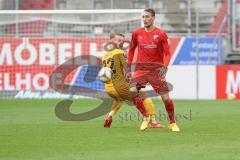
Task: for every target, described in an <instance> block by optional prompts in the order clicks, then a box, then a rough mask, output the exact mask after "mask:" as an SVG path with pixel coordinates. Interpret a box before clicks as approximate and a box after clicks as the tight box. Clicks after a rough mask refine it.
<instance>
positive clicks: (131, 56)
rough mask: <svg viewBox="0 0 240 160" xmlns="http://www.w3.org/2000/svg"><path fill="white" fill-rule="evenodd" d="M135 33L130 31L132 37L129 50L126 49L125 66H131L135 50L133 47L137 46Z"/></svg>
mask: <svg viewBox="0 0 240 160" xmlns="http://www.w3.org/2000/svg"><path fill="white" fill-rule="evenodd" d="M137 45H138V44H137V35H136V33H135V32H133V33H132V39H131V46H130V48H129V51H128V63H127V67H128V68H131V64H132V61H133V58H134V52H135V49H136V47H137Z"/></svg>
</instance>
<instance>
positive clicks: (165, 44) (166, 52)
mask: <svg viewBox="0 0 240 160" xmlns="http://www.w3.org/2000/svg"><path fill="white" fill-rule="evenodd" d="M162 47H163V53H164V67H165V68H167V67H168V65H169V62H170V60H171V52H170V45H169V41H168V36H167V34H166V33H165V32H164V33H163V39H162Z"/></svg>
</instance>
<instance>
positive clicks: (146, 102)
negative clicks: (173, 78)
mask: <svg viewBox="0 0 240 160" xmlns="http://www.w3.org/2000/svg"><path fill="white" fill-rule="evenodd" d="M143 104H144V106H145V108H146V110H147V112H148V114H149V115H150V118H151V121H150V123H149V126H150V127H151V128H164V125H162V124H160V123H159V122H157V120H156V115H157V113H156V108H155V106H154V104H153V102H152V100H151V98H148V97H147V98H145V99H144V101H143Z"/></svg>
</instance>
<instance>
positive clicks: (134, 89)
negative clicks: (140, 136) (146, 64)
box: [129, 77, 150, 130]
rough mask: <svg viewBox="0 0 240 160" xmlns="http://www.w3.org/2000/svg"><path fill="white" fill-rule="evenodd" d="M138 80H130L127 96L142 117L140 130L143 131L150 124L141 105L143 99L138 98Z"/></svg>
mask: <svg viewBox="0 0 240 160" xmlns="http://www.w3.org/2000/svg"><path fill="white" fill-rule="evenodd" d="M138 80H140V79H138V78H134V77H133V78H132V79H131V81H130V88H129V93H130V94H129V95H130V98H131V99H132V101H133V103H134V105H135V106H136V107H137V109H138V110H139V112H141V114H142V116H143V122H142V124H141V126H140V130H145V129H147V128H148V124H149V122H150V117H149V115H148V113H147V110H146V108H145V106H144V104H143V98H142V97H141V96H140V94H139V90H140V88H139V86H138V85H137V84H140V83H138Z"/></svg>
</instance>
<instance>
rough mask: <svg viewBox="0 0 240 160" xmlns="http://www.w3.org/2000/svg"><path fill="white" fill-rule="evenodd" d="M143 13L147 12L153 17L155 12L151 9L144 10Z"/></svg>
mask: <svg viewBox="0 0 240 160" xmlns="http://www.w3.org/2000/svg"><path fill="white" fill-rule="evenodd" d="M144 11H145V12H149V13H151V14H152V16H155V11H154V9H152V8H147V9H144Z"/></svg>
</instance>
